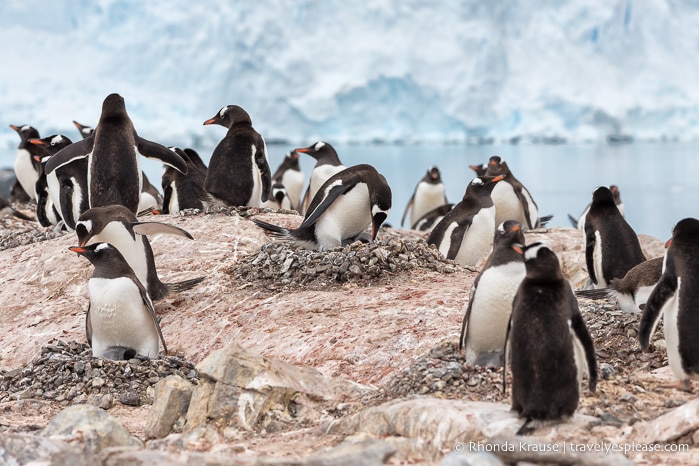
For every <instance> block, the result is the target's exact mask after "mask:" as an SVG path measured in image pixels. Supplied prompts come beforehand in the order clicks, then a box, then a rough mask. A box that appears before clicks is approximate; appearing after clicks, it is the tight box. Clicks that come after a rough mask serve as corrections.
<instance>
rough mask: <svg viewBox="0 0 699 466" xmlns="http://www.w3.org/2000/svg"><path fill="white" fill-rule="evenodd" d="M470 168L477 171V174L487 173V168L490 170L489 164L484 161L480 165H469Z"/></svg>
mask: <svg viewBox="0 0 699 466" xmlns="http://www.w3.org/2000/svg"><path fill="white" fill-rule="evenodd" d="M468 168H470V169H471V170H473V171H474V172H476V176H483V175H485V172H486V170H488V164H487V163H482V164H480V165H469V166H468Z"/></svg>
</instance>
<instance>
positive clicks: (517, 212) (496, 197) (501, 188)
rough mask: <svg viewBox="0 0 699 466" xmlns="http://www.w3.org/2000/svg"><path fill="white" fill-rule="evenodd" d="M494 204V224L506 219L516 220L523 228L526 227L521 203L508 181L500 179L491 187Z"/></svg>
mask: <svg viewBox="0 0 699 466" xmlns="http://www.w3.org/2000/svg"><path fill="white" fill-rule="evenodd" d="M490 197H491V199H493V204H495V224H496V225H500V224H501V223H502V222H504V221H506V220H517V221H518V222H519V223H521V224H522V225H523V226H524V227H525V228H526V227H527V219H526V218H525V217H524V210H523V209H522V203H521V202H519V198H518V197H517V194H515V190H514V188H513V187H512V185H511V184H510V183H506V182H504V181H501V182H500V183H497V184H496V185H495V187H494V188H493V192H492V194H491V195H490Z"/></svg>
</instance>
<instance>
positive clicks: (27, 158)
mask: <svg viewBox="0 0 699 466" xmlns="http://www.w3.org/2000/svg"><path fill="white" fill-rule="evenodd" d="M14 168H15V176H16V177H17V181H19V184H21V185H22V188H24V190H25V191H26V192H27V194H28V195H29V197H31V198H32V199H36V181H37V180H38V179H39V173H37V171H36V170H35V169H34V165H32V156H31V154H30V153H29V151H28V150H27V149H17V156H16V157H15V165H14Z"/></svg>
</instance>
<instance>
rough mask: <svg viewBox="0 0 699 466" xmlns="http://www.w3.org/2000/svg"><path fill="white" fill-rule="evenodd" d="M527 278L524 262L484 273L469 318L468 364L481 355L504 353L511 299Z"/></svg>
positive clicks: (509, 264)
mask: <svg viewBox="0 0 699 466" xmlns="http://www.w3.org/2000/svg"><path fill="white" fill-rule="evenodd" d="M525 275H526V270H525V267H524V263H523V262H510V263H508V264H504V265H500V266H497V267H490V268H489V269H487V270H485V271H484V272H483V273H482V274H481V276H480V279H479V280H478V288H477V289H476V292H475V294H474V296H473V303H472V304H471V314H470V315H469V319H468V334H467V336H466V363H467V364H470V365H473V364H474V363H475V361H476V358H477V357H478V355H480V354H482V353H488V352H492V351H502V350H503V347H504V345H505V334H506V333H507V324H508V322H509V320H510V315H511V314H512V300H513V299H514V296H515V294H516V293H517V289H518V288H519V284H520V283H521V282H522V280H523V279H524V276H525Z"/></svg>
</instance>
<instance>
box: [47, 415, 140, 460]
mask: <svg viewBox="0 0 699 466" xmlns="http://www.w3.org/2000/svg"><path fill="white" fill-rule="evenodd" d="M42 434H43V435H44V436H45V437H49V438H52V437H59V438H63V439H65V440H66V441H68V442H78V443H80V444H83V445H84V446H85V448H86V449H87V450H89V451H93V452H95V451H100V450H102V449H104V448H107V447H114V446H140V445H141V442H140V441H139V440H138V439H136V438H135V437H133V436H131V434H130V433H129V431H128V430H126V428H124V426H122V425H121V424H119V423H118V422H117V421H116V420H115V419H114V418H113V417H112V416H110V415H109V414H108V413H107V412H106V411H103V410H101V409H99V408H95V407H94V406H91V405H77V406H70V407H68V408H66V409H64V410H63V411H61V412H60V413H58V414H57V415H56V416H55V417H54V418H53V419H52V420H51V422H50V423H49V425H48V426H46V427H45V428H44V429H43V431H42Z"/></svg>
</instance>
